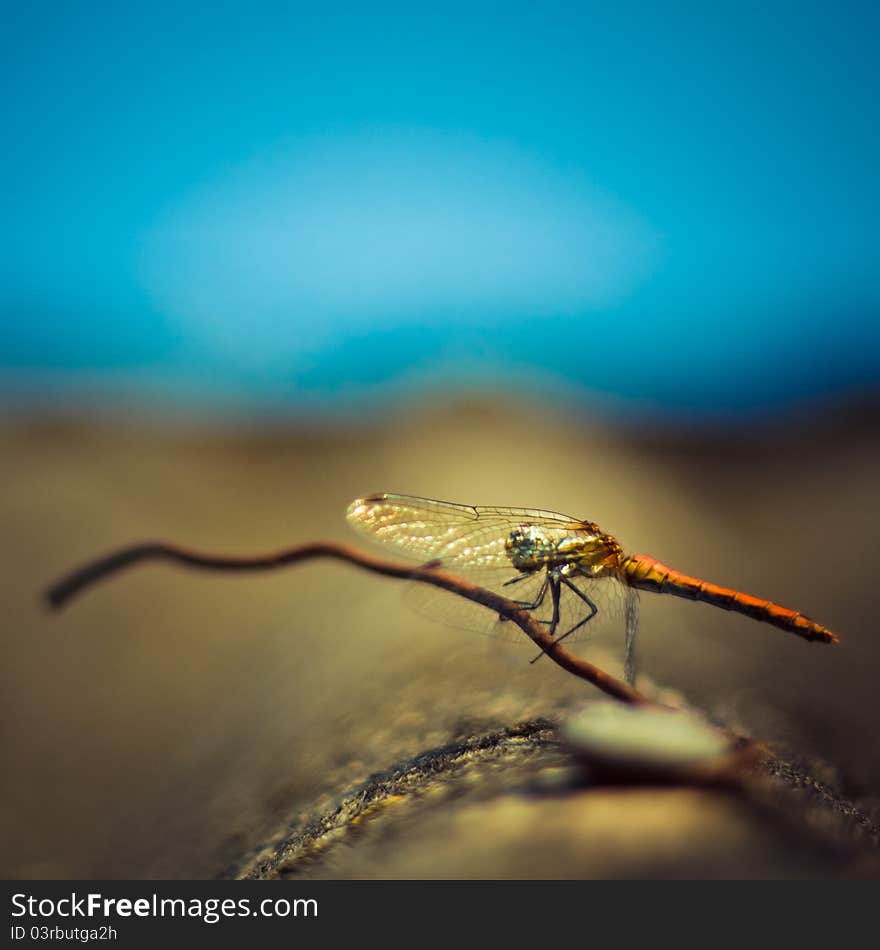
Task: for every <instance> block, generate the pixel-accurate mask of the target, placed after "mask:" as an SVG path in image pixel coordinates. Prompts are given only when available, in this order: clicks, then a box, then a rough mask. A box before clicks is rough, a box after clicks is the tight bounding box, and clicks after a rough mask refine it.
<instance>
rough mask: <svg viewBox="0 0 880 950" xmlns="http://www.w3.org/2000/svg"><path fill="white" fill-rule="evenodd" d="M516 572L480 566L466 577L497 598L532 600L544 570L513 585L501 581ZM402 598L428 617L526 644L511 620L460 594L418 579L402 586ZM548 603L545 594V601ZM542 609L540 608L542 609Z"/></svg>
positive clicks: (528, 601)
mask: <svg viewBox="0 0 880 950" xmlns="http://www.w3.org/2000/svg"><path fill="white" fill-rule="evenodd" d="M517 576H518V575H517V572H516V571H514V570H512V569H511V568H509V567H508V568H483V569H481V570H471V571H470V572H469V573H468V579H469V580H471V581H472V582H473V583H474V584H477V585H478V586H479V587H482V588H484V589H485V590H491V591H494V592H495V593H496V594H499V595H500V596H501V597H507V598H508V599H510V600H515V601H519V602H520V603H524V604H525V603H533V602H534V601H535V600H536V599H537V598H538V597H539V595H540V593H541V589H542V587H543V584H544V576H545V575H544V573H543V572H541V573H539V574H532V575H529V576H528V577H526V578H524V579H523V580H522V581H518V582H517V583H516V584H513V585H510V586H505V581H509V580H511V579H514V578H516V577H517ZM403 599H404V601H405V602H406V604H407V606H409V607H411V608H412V609H413V610H415V611H416V612H417V613H419V614H422V616H425V617H427V618H429V619H430V620H434V621H437V622H438V623H443V624H446V625H447V626H450V627H457V628H458V629H461V630H471V631H473V632H475V633H481V634H483V635H485V636H490V637H495V638H497V639H500V640H508V641H511V642H515V643H530V642H531V641H530V640H529V638H528V637H527V636H526V634H525V633H523V631H522V630H521V629H520V628H519V627H518V626H517V625H516V624H515V623H513V622H512V621H510V620H506V619H502V618H500V617H499V616H498V614H497V613H495V611H494V610H490V609H489V608H488V607H484V606H483V605H482V604H478V603H476V602H474V601H472V600H468V599H467V598H466V597H462V596H461V595H460V594H454V593H452V592H451V591H447V590H442V589H441V588H439V587H433V586H432V585H431V584H425V583H422V582H419V581H411V582H410V583H408V584H407V585H406V587H405V588H404V593H403ZM546 604H549V597H547V599H546V602H545V605H544V606H545V607H546ZM542 609H543V608H542Z"/></svg>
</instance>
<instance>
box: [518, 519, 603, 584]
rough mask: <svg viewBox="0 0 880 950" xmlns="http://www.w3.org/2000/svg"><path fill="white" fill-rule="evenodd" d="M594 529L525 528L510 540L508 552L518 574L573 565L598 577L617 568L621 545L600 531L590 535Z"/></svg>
mask: <svg viewBox="0 0 880 950" xmlns="http://www.w3.org/2000/svg"><path fill="white" fill-rule="evenodd" d="M593 527H594V526H593V525H587V523H586V522H585V523H584V527H583V528H577V529H573V530H571V531H565V530H562V529H552V528H546V527H544V526H542V525H536V524H521V525H518V526H517V527H516V528H514V529H513V531H511V532H510V534H509V535H508V536H507V539H506V541H505V542H504V550H505V551H506V552H507V556H508V557H509V558H510V561H511V563H512V564H513V566H514V567H515V568H516V569H517V570H518V571H523V572H526V573H530V572H533V571H537V570H540V569H541V568H545V567H564V566H566V565H571V566H573V567H574V566H576V567H578V568H579V569H580V570H582V571H584V572H585V573H589V574H591V575H594V576H595V575H598V574H602V573H605V572H606V571H607V570H608V569H609V568H610V567H612V566H614V565H616V563H617V557H618V555H619V554H620V545H618V543H617V542H616V541H615V540H614V539H613V538H611V537H609V536H608V535H606V534H602V533H601V532H599V531H598V529H597V530H596V532H595V533H593V532H592V531H590V530H589V529H590V528H593Z"/></svg>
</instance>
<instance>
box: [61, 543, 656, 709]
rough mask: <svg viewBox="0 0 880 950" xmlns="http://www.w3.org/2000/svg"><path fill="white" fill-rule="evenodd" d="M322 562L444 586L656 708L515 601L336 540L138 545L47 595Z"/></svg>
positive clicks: (606, 686)
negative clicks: (164, 576) (130, 575)
mask: <svg viewBox="0 0 880 950" xmlns="http://www.w3.org/2000/svg"><path fill="white" fill-rule="evenodd" d="M321 557H328V558H334V559H335V560H337V561H345V562H347V563H349V564H354V565H355V566H357V567H361V568H364V569H365V570H368V571H373V572H374V573H376V574H383V575H385V576H386V577H399V578H405V579H407V580H415V581H420V582H422V583H424V584H431V585H432V586H434V587H440V588H442V589H443V590H447V591H451V592H452V593H453V594H458V595H459V596H461V597H464V598H466V599H467V600H472V601H474V602H475V603H478V604H482V605H483V606H484V607H487V608H488V609H489V610H492V611H493V612H494V613H497V614H499V615H501V616H503V617H505V618H507V619H508V620H511V621H513V622H514V623H515V624H516V625H517V626H518V627H519V628H520V629H521V630H522V631H523V632H524V633H525V634H526V636H528V637H530V638H531V639H532V640H533V641H534V642H535V644H536V645H537V646H538V647H540V648H541V650H542V651H543V652H544V653H546V654H547V656H549V657H550V659H551V660H553V662H554V663H556V664H558V665H559V666H561V667H562V668H563V669H564V670H567V671H568V672H569V673H573V674H574V675H575V676H579V677H580V678H581V679H584V680H586V681H587V682H588V683H592V684H593V685H594V686H596V687H598V688H599V689H601V690H602V691H603V692H605V693H607V694H608V695H609V696H613V697H614V698H615V699H619V700H621V702H624V703H630V704H633V705H644V704H652V703H651V700H649V699H647V697H645V696H643V695H642V694H641V693H639V692H638V691H637V690H635V689H633V687H632V686H630V685H628V684H627V683H624V682H623V681H621V680H618V679H616V678H615V677H613V676H610V675H609V674H608V673H606V672H605V671H604V670H601V669H599V667H597V666H594V665H593V664H592V663H588V662H587V661H586V660H583V659H581V658H580V657H578V656H575V655H574V654H573V653H569V652H568V651H567V650H566V649H564V648H563V647H562V646H561V644H559V643H557V642H556V641H554V640H553V639H552V638H551V637H550V635H549V633H548V632H547V631H546V630H545V629H544V627H543V626H542V625H541V624H540V623H538V622H537V621H536V620H535V619H534V618H533V617H532V615H531V614H530V613H529V612H528V611H527V610H523V609H522V608H520V607H518V606H517V605H516V604H515V603H514V602H513V601H512V600H508V599H507V598H506V597H502V596H500V595H499V594H496V593H494V592H492V591H490V590H486V589H485V588H482V587H478V586H477V585H476V584H472V583H470V581H467V580H464V579H463V578H460V577H456V576H455V575H453V574H447V573H446V571H442V570H440V569H438V568H437V567H433V566H424V567H413V566H412V565H409V564H396V563H394V562H392V561H383V560H380V559H379V558H375V557H373V556H372V555H369V554H364V553H362V552H361V551H358V550H357V549H355V548H351V547H348V546H347V545H344V544H334V543H333V542H330V541H316V542H312V543H310V544H302V545H298V546H297V547H293V548H284V549H283V550H280V551H275V552H273V553H270V554H262V555H257V556H254V557H230V556H223V555H217V554H207V553H204V552H201V551H193V550H190V549H188V548H183V547H179V546H178V545H176V544H169V543H167V542H164V541H150V542H146V543H144V544H135V545H132V546H131V547H127V548H122V549H120V550H118V551H114V552H112V553H111V554H107V555H105V556H104V557H100V558H97V559H96V560H94V561H90V562H89V563H87V564H84V565H83V566H82V567H79V568H77V569H76V570H74V571H72V572H71V573H70V574H67V575H66V576H65V577H62V578H61V579H60V580H59V581H57V582H56V583H55V584H53V585H52V586H51V587H50V588H49V589H48V590H47V591H46V599H47V601H48V603H49V605H50V606H51V607H52V608H55V609H58V608H60V607H63V606H64V605H65V604H66V603H67V602H68V601H70V600H72V599H73V598H74V597H75V596H77V595H78V594H80V593H81V592H82V591H83V590H85V588H87V587H90V586H91V585H92V584H95V583H97V582H98V581H100V580H103V579H104V578H106V577H110V576H111V575H113V574H116V573H117V572H118V571H121V570H124V569H125V568H127V567H131V566H132V565H134V564H138V563H140V562H141V561H155V560H165V561H173V562H176V563H178V564H185V565H186V566H188V567H197V568H204V569H207V570H214V571H265V570H271V569H273V568H279V567H287V566H289V565H292V564H297V563H299V562H300V561H308V560H312V559H313V558H321Z"/></svg>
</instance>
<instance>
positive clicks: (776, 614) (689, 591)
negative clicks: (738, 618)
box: [620, 554, 838, 643]
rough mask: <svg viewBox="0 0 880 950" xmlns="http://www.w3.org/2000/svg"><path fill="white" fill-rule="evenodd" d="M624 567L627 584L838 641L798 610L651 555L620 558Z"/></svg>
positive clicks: (802, 634)
mask: <svg viewBox="0 0 880 950" xmlns="http://www.w3.org/2000/svg"><path fill="white" fill-rule="evenodd" d="M620 566H621V569H622V570H623V573H624V576H625V578H626V581H627V583H629V584H630V586H632V587H637V588H639V590H650V591H653V592H654V593H656V594H675V595H676V596H677V597H686V598H687V599H688V600H701V601H704V602H705V603H707V604H713V605H714V606H716V607H723V608H724V609H725V610H735V611H737V613H741V614H745V615H746V616H747V617H753V618H754V619H755V620H762V621H764V622H765V623H772V624H773V625H774V626H775V627H781V628H782V629H783V630H790V631H791V632H792V633H796V634H797V635H798V636H799V637H803V638H804V639H805V640H818V641H820V642H821V643H837V642H838V640H837V637H836V636H835V634H833V633H832V632H831V631H830V630H828V629H827V628H826V627H823V626H822V625H821V624H818V623H816V622H815V621H814V620H810V618H809V617H805V616H804V615H803V614H802V613H799V612H798V611H796V610H789V609H788V608H787V607H780V606H779V604H774V603H773V601H771V600H761V598H760V597H752V596H751V595H750V594H744V593H742V591H738V590H731V589H730V588H728V587H719V586H718V585H717V584H710V583H709V582H708V581H701V580H699V579H698V578H696V577H688V575H687V574H682V573H681V572H680V571H676V570H674V569H673V568H671V567H667V566H666V565H665V564H661V563H660V562H659V561H657V560H655V559H654V558H652V557H648V556H647V555H645V554H635V555H633V556H632V557H627V558H625V559H623V560H622V561H621V565H620Z"/></svg>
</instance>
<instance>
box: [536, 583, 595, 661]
mask: <svg viewBox="0 0 880 950" xmlns="http://www.w3.org/2000/svg"><path fill="white" fill-rule="evenodd" d="M560 583H562V584H565V586H566V587H567V588H568V589H569V590H571V591H574V593H575V594H577V595H578V597H580V599H581V600H582V601H584V603H585V604H586V605H587V606H588V607H589V608H590V612H589V613H588V614H587V616H586V617H584V618H583V620H579V621H578V622H577V623H576V624H575V625H574V626H573V627H571V628H569V629H568V630H566V631H565V633H563V634H562V636H561V637H559V638H557V640H556V641H555V642H556V643H562V641H563V640H564V639H565V638H566V637H569V636H571V634H573V633H574V632H575V631H576V630H580V628H581V627H582V626H583V625H584V624H585V623H589V621H591V620H592V619H593V617H595V616H596V614H597V613H599V608H598V607H597V606H596V605H595V604H594V603H593V601H592V600H590V598H589V597H587V595H586V594H585V593H584V592H583V591H582V590H578V588H577V587H575V585H574V584H572V582H571V581H570V580H567V579H566V577H565V576H564V575H561V576H560V577H558V578H557V579H556V586H555V588H554V590H553V594H554V598H553V622H552V624H551V626H550V636H551V637H552V636H553V634H554V632H555V630H556V625H557V624H558V623H559V593H560ZM543 655H544V654H543V653H539V654H538V655H537V656H536V657H535V658H534V659H533V660H531V661H530V662H532V663H535V662H537V661H538V660H540V659H541V657H542V656H543Z"/></svg>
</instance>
